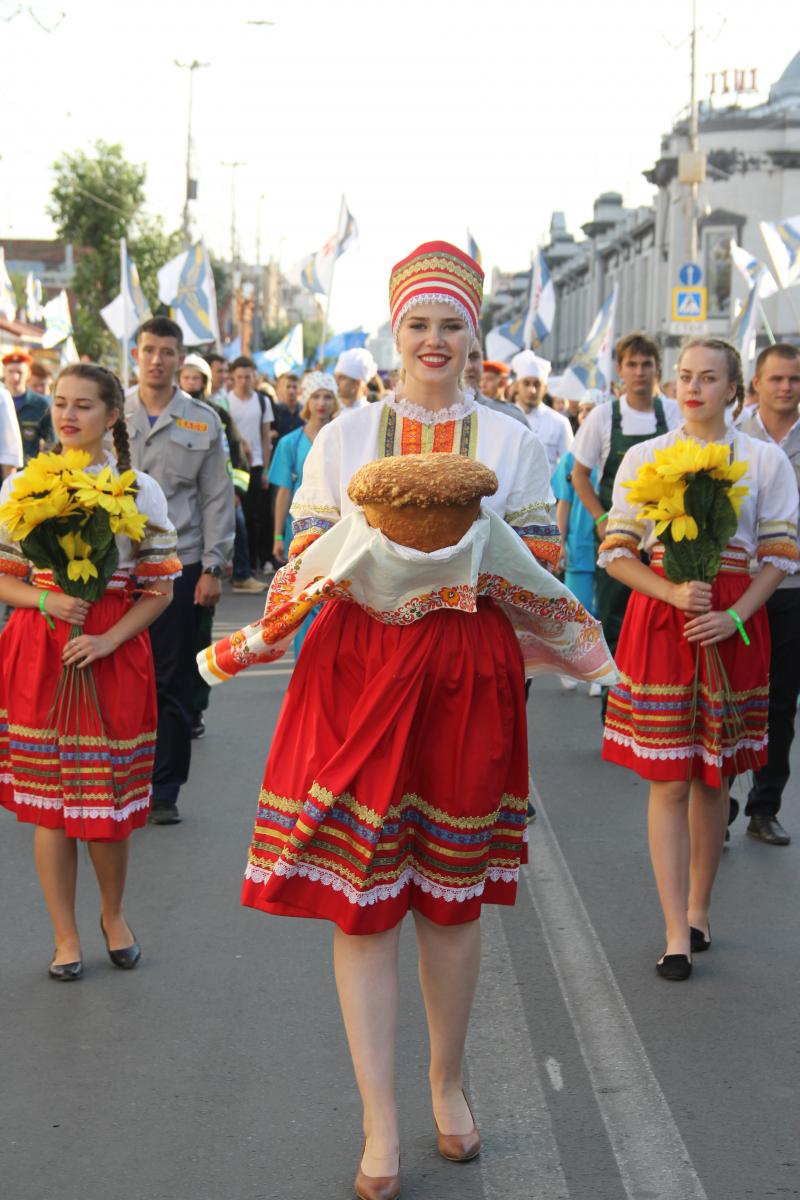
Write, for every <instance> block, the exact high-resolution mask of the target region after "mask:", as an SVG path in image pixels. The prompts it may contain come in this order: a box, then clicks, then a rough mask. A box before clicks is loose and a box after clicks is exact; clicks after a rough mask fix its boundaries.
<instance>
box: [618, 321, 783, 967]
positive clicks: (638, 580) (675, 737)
mask: <svg viewBox="0 0 800 1200" xmlns="http://www.w3.org/2000/svg"><path fill="white" fill-rule="evenodd" d="M743 397H744V383H743V379H742V366H741V360H740V358H739V355H738V354H737V352H736V350H735V349H734V348H733V346H731V345H729V344H728V343H727V342H724V341H720V340H717V339H707V340H696V341H692V342H690V343H689V344H688V345H687V346H686V347H685V348H684V349H683V351H682V353H681V356H680V359H679V361H678V383H677V398H678V402H679V404H680V406H681V412H682V415H683V425H682V428H680V429H677V430H675V431H673V432H672V433H668V434H665V435H664V436H663V437H658V438H653V439H652V440H650V441H647V442H642V443H640V444H639V445H638V446H634V447H633V448H632V449H631V450H629V451H628V453H627V454H626V455H625V458H624V459H623V460H622V464H621V466H620V469H619V472H618V473H617V479H616V484H615V487H614V498H613V507H612V510H611V514H610V516H609V521H608V529H607V533H606V538H605V540H604V541H603V543H602V545H601V546H600V558H599V562H600V565H601V566H603V567H605V568H606V570H607V571H608V573H609V574H610V575H613V576H614V578H616V579H619V580H621V581H622V582H623V583H625V584H627V585H628V587H630V588H632V589H633V594H632V596H631V598H630V600H629V602H628V609H627V613H626V615H625V623H624V625H623V629H622V636H621V638H620V642H619V646H618V648H617V653H616V661H617V667H618V669H619V672H620V676H621V679H620V682H619V683H618V684H617V686H616V687H615V688H613V689H612V690H611V693H610V695H609V704H608V711H607V715H606V723H605V732H604V738H603V757H604V758H605V759H607V760H608V761H609V762H616V763H619V764H621V765H622V766H625V767H630V768H631V770H634V771H636V772H637V774H639V775H641V776H642V778H644V779H648V780H650V802H649V815H648V830H649V840H650V854H651V858H652V863H653V871H654V874H655V878H656V884H657V887H658V893H659V898H660V900H661V906H662V909H663V911H664V920H665V925H666V943H667V944H666V949H665V952H664V955H663V956H662V958H661V959H659V961H658V963H657V970H658V973H659V974H660V975H661V976H662V977H663V978H665V979H672V980H682V979H686V978H688V976H689V974H690V973H691V967H692V953H695V954H696V953H698V952H700V951H704V950H708V948H709V947H710V945H711V932H710V925H709V909H710V905H711V890H712V887H713V884H714V878H715V876H716V872H717V868H718V866H719V862H720V857H721V854H722V847H723V842H724V838H725V829H726V825H727V818H728V804H729V801H728V781H729V780H730V779H731V778H732V777H733V776H734V775H737V774H738V773H740V772H743V771H747V770H751V769H753V768H754V767H758V766H760V765H762V763H764V762H765V761H766V744H767V701H768V694H769V679H768V675H769V656H770V647H769V627H768V624H767V618H766V613H765V611H764V608H763V606H764V603H765V601H766V600H767V599H768V598H769V597H770V596H771V595H772V593H773V592H774V591H775V589H776V587H777V586H778V584H779V583H780V581H781V579H783V577H784V575H785V574H786V572H787V571H788V572H794V571H795V570H796V569H797V557H798V551H797V537H796V533H797V484H796V481H795V478H794V472H793V470H792V468H791V465H790V463H789V460H788V459H787V458H786V456H785V454H784V453H783V451H782V450H781V449H780V448H779V447H778V446H777V445H775V444H774V443H766V442H760V441H758V440H756V439H754V438H750V437H747V436H746V435H745V434H743V433H740V432H738V431H736V430H735V429H733V428H731V427H729V426H728V424H727V422H726V409H727V408H728V407H731V406H736V409H737V411H738V409H739V408H740V407H741V403H742V400H743ZM686 437H689V438H693V439H695V440H696V441H698V442H701V443H708V442H720V443H724V444H726V445H728V446H729V447H730V454H731V461H737V462H745V463H747V473H746V475H744V476H743V478H742V479H741V481H740V483H741V485H743V486H745V487H746V488H747V496H746V497H745V499H744V501H743V503H742V507H741V511H740V514H739V522H738V527H737V530H736V533H735V534H734V536H733V537H732V538H731V540H730V542H729V544H728V546H727V547H726V550H725V552H724V554H723V556H722V563H721V567H720V571H719V573H718V574H717V576H716V578H715V579H714V581H713V583H703V582H698V581H692V582H689V583H680V584H677V583H672V582H670V580H668V579H667V578H666V577H665V575H664V571H663V567H662V560H663V550H662V548H661V547H660V545H659V543H658V541H657V540H656V538H655V535H654V533H653V523H652V522H644V521H640V520H639V519H638V517H637V515H636V510H635V508H634V507H633V506H631V504H630V502H629V500H628V496H627V490H626V488H625V487H624V486H623V484H624V483H625V481H628V480H631V479H633V478H635V476H636V474H637V472H638V470H639V468H640V467H641V466H642V464H643V463H645V462H652V461H653V460H654V452H655V451H656V450H660V449H664V448H666V447H668V446H672V445H674V443H675V442H676V441H678V440H679V439H682V438H686ZM642 546H644V548H645V549H646V550H647V551H649V554H650V565H649V566H646V565H645V564H644V563H643V562H642V561H641V560H640V556H639V551H640V547H642ZM753 560H755V561H756V563H757V571H756V573H755V574H753V573H752V572H751V569H750V564H751V562H752V561H753ZM732 614H735V616H734V615H732ZM737 617H738V618H739V621H741V623H742V627H743V629H744V632H745V634H746V635H747V637H748V639H749V645H747V644H746V643H745V640H744V637H743V636H741V635H740V629H739V624H738V622H737V619H736V618H737ZM712 645H716V646H718V649H719V656H720V659H721V661H722V665H723V667H724V671H725V675H726V676H727V680H728V683H729V685H730V691H728V690H727V688H726V687H725V686H724V685H723V683H722V680H721V679H720V678H719V677H718V676H719V673H718V671H716V670H715V669H714V667H713V659H711V660H709V659H708V658H707V656H706V655H705V654H703V653H702V652H701V653H700V654H699V656H698V647H700V648H701V650H702V647H704V646H712ZM709 661H710V662H711V663H712V666H711V669H710V670H709V667H708V663H709ZM698 664H699V668H698ZM698 669H699V680H698V684H697V690H696V691H695V672H696V670H698ZM731 696H732V697H733V705H732V704H731ZM695 697H696V698H695Z"/></svg>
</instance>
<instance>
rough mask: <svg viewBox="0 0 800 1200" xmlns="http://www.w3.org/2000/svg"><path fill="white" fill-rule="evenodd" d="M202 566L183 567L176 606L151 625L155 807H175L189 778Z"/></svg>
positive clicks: (176, 589) (174, 601)
mask: <svg viewBox="0 0 800 1200" xmlns="http://www.w3.org/2000/svg"><path fill="white" fill-rule="evenodd" d="M200 571H201V564H200V563H190V564H189V565H188V566H186V564H185V563H184V567H183V574H182V575H181V576H180V578H179V579H176V580H175V584H174V591H173V594H172V603H171V604H170V606H169V608H167V609H165V611H164V612H163V613H162V614H161V616H160V617H159V618H158V620H156V621H154V622H153V624H152V625H151V626H150V642H151V644H152V647H153V660H154V663H155V671H156V696H157V698H158V737H157V740H156V761H155V766H154V767H153V807H154V808H164V807H167V806H168V805H171V804H175V803H176V802H177V799H178V792H179V791H180V788H181V784H184V783H186V780H187V779H188V778H189V763H190V761H191V757H192V685H193V683H194V677H195V653H196V651H195V646H196V644H197V617H198V611H199V610H198V608H197V606H196V605H195V603H194V589H195V587H196V586H197V581H198V579H199V578H200Z"/></svg>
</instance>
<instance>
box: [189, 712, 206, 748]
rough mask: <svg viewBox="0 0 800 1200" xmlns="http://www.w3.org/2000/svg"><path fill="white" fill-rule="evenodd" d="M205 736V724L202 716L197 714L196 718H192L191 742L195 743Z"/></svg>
mask: <svg viewBox="0 0 800 1200" xmlns="http://www.w3.org/2000/svg"><path fill="white" fill-rule="evenodd" d="M205 736H206V723H205V721H204V720H203V714H202V713H198V714H197V716H196V717H192V741H195V742H196V741H197V739H198V738H201V737H205Z"/></svg>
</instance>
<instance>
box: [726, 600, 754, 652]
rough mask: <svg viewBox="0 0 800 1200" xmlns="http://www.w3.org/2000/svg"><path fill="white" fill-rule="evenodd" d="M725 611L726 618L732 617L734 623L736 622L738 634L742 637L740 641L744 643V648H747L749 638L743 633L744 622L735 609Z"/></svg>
mask: <svg viewBox="0 0 800 1200" xmlns="http://www.w3.org/2000/svg"><path fill="white" fill-rule="evenodd" d="M725 611H726V612H727V614H728V616H729V617H733V619H734V621H735V622H736V628H737V629H738V630H739V633H740V634H741V636H742V641H743V642H744V644H745V646H749V645H750V638H749V637H748V636H747V634H746V633H745V631H744V622H743V621H742V618H741V617H740V616H739V614H738V613H737V611H736V609H735V608H727V609H726V610H725Z"/></svg>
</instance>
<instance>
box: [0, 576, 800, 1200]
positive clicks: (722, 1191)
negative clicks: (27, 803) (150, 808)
mask: <svg viewBox="0 0 800 1200" xmlns="http://www.w3.org/2000/svg"><path fill="white" fill-rule="evenodd" d="M259 607H260V604H259V601H258V599H257V598H256V599H253V598H251V597H243V596H235V595H230V596H228V597H226V599H225V601H224V603H223V605H222V606H221V609H220V619H219V623H218V628H219V629H220V630H221V629H224V628H225V627H227V628H233V627H234V626H236V627H238V625H240V624H242V623H244V622H245V621H246V620H248V619H250V618H251V617H252V616H253V615H255V613H256V612H257V610H258V609H259ZM290 671H291V662H290V661H289V662H286V661H285V660H284V661H282V662H279V663H277V664H274V665H272V666H270V667H268V668H256V669H251V671H249V672H245V673H244V674H243V675H241V676H240V677H239V678H238V679H237V680H235V681H233V682H231V683H228V684H226V685H223V686H221V687H219V688H216V689H215V690H214V692H213V694H212V704H211V710H210V713H209V716H208V735H207V736H206V738H205V739H204V740H203V741H201V742H198V743H195V752H194V759H193V764H192V778H191V781H190V785H189V786H188V787H187V788H186V789H185V790H184V793H183V794H182V797H181V810H182V812H183V814H184V817H185V819H184V822H183V823H182V824H181V825H178V826H175V827H166V828H164V827H160V828H154V827H148V828H147V829H145V830H143V831H141V832H140V833H139V834H138V835H136V836H135V838H134V842H133V848H132V863H131V873H130V882H129V888H128V900H127V912H128V916H129V919H130V921H131V924H132V926H133V928H134V929H135V931H136V933H137V935H138V937H139V940H140V942H141V943H142V946H143V950H144V958H143V961H142V964H141V966H140V967H139V968H138V969H137V970H136V971H134V972H131V973H130V974H128V973H123V972H120V971H116V970H114V969H113V968H112V967H111V966H110V964H109V963H108V960H107V959H106V957H105V954H104V950H103V945H102V940H101V935H100V931H99V928H98V921H97V917H98V904H97V894H96V888H95V886H94V882H93V876H92V873H91V869H90V865H89V863H88V861H87V860H86V857H85V855H83V854H82V855H81V862H80V881H79V906H80V916H81V926H82V931H83V936H84V955H85V961H86V975H85V977H84V979H83V980H82V981H81V982H80V983H79V984H76V985H74V986H70V987H64V986H61V985H57V984H55V983H52V982H50V981H49V980H48V978H47V976H46V966H47V962H48V961H49V951H50V945H51V942H50V930H49V923H48V920H47V916H46V913H45V910H44V905H43V902H42V900H41V896H40V893H39V889H38V885H37V882H36V879H35V875H34V871H33V865H32V861H31V852H30V842H31V831H30V829H29V828H27V827H25V826H22V825H17V824H16V823H15V822H14V821H13V819H12V818H11V817H10V816H9V815H8V814H3V815H2V816H0V828H2V834H3V836H2V838H0V911H2V931H3V933H2V939H0V1081H1V1083H0V1195H2V1196H3V1198H4V1200H50V1198H51V1197H54V1196H59V1197H64V1198H65V1200H312V1198H314V1200H317V1198H324V1200H329V1198H330V1200H336V1198H338V1197H341V1198H342V1200H346V1198H347V1197H349V1196H350V1195H351V1190H350V1185H351V1181H352V1177H353V1174H354V1172H355V1167H356V1162H357V1158H358V1153H359V1146H360V1131H359V1108H358V1101H357V1096H356V1092H355V1087H354V1085H353V1083H352V1078H351V1072H350V1066H349V1061H348V1056H347V1050H346V1046H345V1040H344V1034H343V1030H342V1026H341V1021H340V1017H339V1013H338V1008H337V1003H336V995H335V991H334V986H333V979H332V972H331V969H330V941H331V935H330V929H329V927H328V926H327V924H326V923H324V922H316V921H297V920H292V921H290V920H285V919H284V920H281V919H277V918H266V917H264V916H263V915H261V914H258V913H255V912H252V911H250V910H245V909H242V908H241V907H240V906H239V901H238V893H239V883H240V879H241V872H242V868H243V864H244V858H245V853H246V847H247V844H248V838H249V834H250V830H251V823H252V818H253V814H254V805H255V798H256V795H257V790H258V785H259V782H260V777H261V771H262V768H263V763H264V758H265V754H266V750H267V747H268V744H269V738H270V734H271V730H272V728H273V726H274V722H275V719H276V716H277V713H278V709H279V706H280V702H281V696H282V693H283V690H284V688H285V685H286V682H287V680H288V677H289V673H290ZM529 718H530V743H531V749H532V753H533V756H534V763H535V775H536V783H537V785H538V789H539V792H540V794H541V798H542V804H541V809H540V818H539V820H538V821H537V822H536V823H535V825H534V826H533V827H532V828H531V848H532V863H531V867H530V868H529V870H528V871H527V872H526V878H525V881H524V882H523V883H522V884H521V886H520V890H519V897H518V903H517V906H516V907H515V908H514V909H507V910H506V909H503V910H500V909H496V908H495V909H491V908H489V909H487V910H486V911H485V916H484V947H485V952H484V957H485V962H484V970H483V974H482V979H481V986H480V992H479V996H478V1000H477V1004H476V1012H475V1018H474V1021H473V1028H472V1032H471V1035H470V1042H469V1048H468V1070H469V1091H470V1094H471V1097H472V1102H473V1107H474V1109H475V1112H476V1115H477V1117H478V1120H479V1124H480V1125H481V1128H482V1132H483V1138H484V1152H483V1154H482V1156H481V1158H480V1160H478V1161H477V1162H475V1163H473V1164H470V1165H466V1166H455V1165H451V1164H447V1163H445V1162H444V1161H443V1160H441V1159H439V1158H438V1156H437V1155H436V1153H435V1150H434V1143H433V1136H432V1125H431V1118H430V1107H429V1103H428V1098H427V1091H426V1062H425V1053H426V1042H425V1033H424V1021H423V1014H422V1006H421V1001H420V997H419V993H418V989H417V986H416V979H415V967H414V948H413V939H412V938H411V936H410V932H411V931H410V929H409V930H406V933H405V934H404V941H403V957H404V969H403V1013H402V1019H401V1031H400V1053H399V1093H400V1102H401V1110H402V1121H403V1135H404V1142H403V1161H402V1165H403V1177H404V1187H403V1196H404V1198H405V1200H421V1198H422V1197H426V1198H429V1200H500V1198H501V1197H503V1198H504V1200H508V1198H509V1197H513V1198H515V1200H516V1198H520V1200H522V1198H525V1200H634V1198H635V1200H703V1198H706V1200H745V1198H750V1197H753V1198H755V1200H762V1198H764V1197H771V1196H776V1197H788V1196H795V1195H798V1194H800V1166H799V1165H798V1156H799V1154H800V1152H799V1151H798V1146H797V1129H798V1107H799V1106H798V1098H797V1096H798V1092H797V1078H798V1065H799V1064H798V1042H797V998H796V997H797V979H798V962H800V953H799V951H800V931H799V930H798V923H797V920H796V913H797V912H798V910H800V870H798V853H799V852H800V822H798V819H797V791H798V786H797V782H796V781H793V782H792V783H791V784H790V787H789V789H788V792H789V794H788V797H787V805H786V811H785V814H784V823H785V825H786V826H787V828H788V829H789V830H790V832H792V833H793V834H794V835H795V838H796V842H795V844H794V845H792V846H790V847H788V848H786V849H780V848H772V847H768V846H764V845H762V844H761V843H757V842H755V841H753V840H752V839H750V838H747V837H745V836H744V828H743V823H742V820H741V818H740V820H739V822H738V823H737V826H734V832H733V839H732V843H731V847H730V849H729V850H728V851H727V852H726V854H725V860H724V862H723V865H722V869H721V874H720V879H719V884H718V889H717V893H716V907H715V911H714V914H713V919H712V928H713V935H714V945H713V949H712V950H711V952H710V953H709V954H706V955H703V956H702V957H701V958H699V959H698V960H697V962H696V968H695V973H694V975H693V977H692V979H691V980H690V981H689V983H688V984H683V985H677V984H668V983H665V982H663V981H661V980H659V979H658V978H657V976H656V975H655V971H654V962H655V959H656V958H657V956H658V954H659V953H660V952H661V950H662V948H663V946H662V933H661V925H660V916H659V911H658V906H657V902H656V897H655V891H654V887H653V883H652V880H651V876H650V868H649V863H648V859H647V851H646V843H645V826H644V805H645V795H646V789H645V786H644V785H643V784H642V783H641V782H639V781H638V780H637V779H635V778H634V777H633V776H632V775H630V774H629V773H627V772H625V771H622V770H619V769H617V768H614V767H611V766H607V765H601V763H600V759H599V751H598V744H599V729H600V726H599V717H598V702H597V701H596V700H592V699H590V698H589V697H588V695H587V693H586V689H585V688H581V689H580V690H579V691H578V692H566V691H564V690H562V688H561V687H560V685H559V682H558V680H557V679H554V678H552V677H546V678H544V679H542V680H538V681H537V682H536V684H535V685H534V689H533V694H532V696H531V700H530V703H529ZM796 767H797V768H798V772H800V763H796ZM796 780H800V773H798V774H797V776H796Z"/></svg>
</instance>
